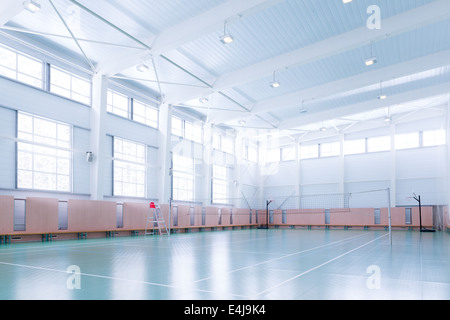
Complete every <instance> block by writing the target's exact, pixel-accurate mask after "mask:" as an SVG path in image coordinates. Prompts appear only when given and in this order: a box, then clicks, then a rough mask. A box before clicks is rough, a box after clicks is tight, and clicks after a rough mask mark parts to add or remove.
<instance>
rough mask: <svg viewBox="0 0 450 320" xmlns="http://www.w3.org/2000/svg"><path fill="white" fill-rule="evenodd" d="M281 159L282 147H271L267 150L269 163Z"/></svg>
mask: <svg viewBox="0 0 450 320" xmlns="http://www.w3.org/2000/svg"><path fill="white" fill-rule="evenodd" d="M279 161H280V149H279V148H275V149H269V150H267V163H271V162H279Z"/></svg>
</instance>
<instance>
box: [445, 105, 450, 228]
mask: <svg viewBox="0 0 450 320" xmlns="http://www.w3.org/2000/svg"><path fill="white" fill-rule="evenodd" d="M445 127H446V128H445V129H446V132H447V137H446V138H447V144H446V148H447V159H446V162H445V163H446V164H447V167H446V170H447V205H448V206H449V207H450V165H449V161H450V99H449V100H448V105H447V112H446V122H445ZM448 214H449V216H448V217H447V219H449V220H447V221H450V210H449V211H448Z"/></svg>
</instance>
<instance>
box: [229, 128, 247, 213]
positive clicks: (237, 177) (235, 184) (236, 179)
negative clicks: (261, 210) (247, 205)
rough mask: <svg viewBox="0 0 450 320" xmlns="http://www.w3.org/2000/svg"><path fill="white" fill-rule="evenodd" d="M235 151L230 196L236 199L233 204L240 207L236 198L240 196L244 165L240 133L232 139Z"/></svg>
mask: <svg viewBox="0 0 450 320" xmlns="http://www.w3.org/2000/svg"><path fill="white" fill-rule="evenodd" d="M234 141H235V142H234V145H235V147H234V148H235V152H234V170H233V177H232V186H231V190H232V191H233V192H232V193H231V198H233V199H236V201H235V203H234V205H235V206H236V207H238V208H239V207H241V206H242V204H241V201H240V200H237V199H241V198H242V182H241V181H242V173H243V166H244V138H243V136H242V134H241V133H238V134H237V135H236V138H235V140H234Z"/></svg>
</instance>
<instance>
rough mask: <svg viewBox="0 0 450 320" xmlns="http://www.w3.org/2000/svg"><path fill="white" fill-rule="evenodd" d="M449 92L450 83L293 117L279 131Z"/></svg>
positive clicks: (284, 122) (282, 124)
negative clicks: (384, 98)
mask: <svg viewBox="0 0 450 320" xmlns="http://www.w3.org/2000/svg"><path fill="white" fill-rule="evenodd" d="M449 92H450V82H445V83H440V84H438V85H435V86H431V87H425V88H422V89H419V90H414V91H408V92H405V93H401V94H397V95H393V96H390V97H389V99H386V100H377V99H374V100H373V101H371V102H370V103H367V101H366V102H361V103H356V104H353V105H348V106H344V107H341V108H335V109H331V110H328V111H324V112H318V113H314V114H311V115H306V116H305V115H302V116H298V117H294V118H291V119H288V120H285V121H282V122H281V124H280V125H279V127H278V129H279V130H286V129H295V128H298V127H301V126H303V125H307V124H310V123H316V122H319V121H327V120H331V119H335V118H338V117H342V116H345V115H352V114H356V113H361V112H366V111H370V110H373V109H381V108H387V107H390V106H393V105H397V104H400V103H404V102H405V101H414V100H420V99H424V98H427V97H431V96H436V95H440V94H447V93H449Z"/></svg>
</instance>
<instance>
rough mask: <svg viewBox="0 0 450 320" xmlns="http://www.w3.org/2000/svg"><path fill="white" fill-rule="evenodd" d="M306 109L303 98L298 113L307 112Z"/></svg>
mask: <svg viewBox="0 0 450 320" xmlns="http://www.w3.org/2000/svg"><path fill="white" fill-rule="evenodd" d="M307 112H308V110H306V108H305V100H303V101H302V108H301V109H300V114H305V113H307Z"/></svg>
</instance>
